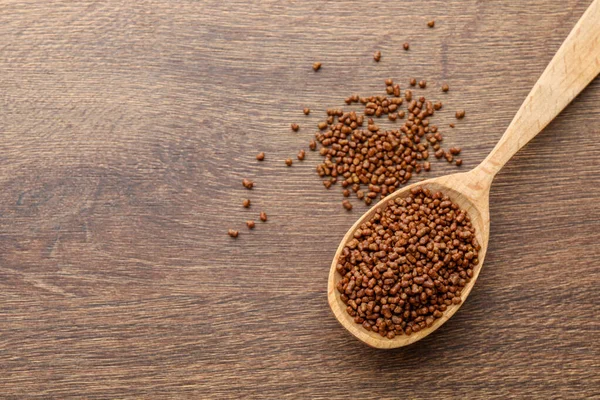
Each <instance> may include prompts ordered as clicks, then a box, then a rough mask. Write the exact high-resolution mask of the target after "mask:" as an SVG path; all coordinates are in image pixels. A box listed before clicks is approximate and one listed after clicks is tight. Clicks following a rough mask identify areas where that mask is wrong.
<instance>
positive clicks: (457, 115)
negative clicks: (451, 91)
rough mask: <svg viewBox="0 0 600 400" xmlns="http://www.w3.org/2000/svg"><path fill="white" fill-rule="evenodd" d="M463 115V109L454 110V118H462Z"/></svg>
mask: <svg viewBox="0 0 600 400" xmlns="http://www.w3.org/2000/svg"><path fill="white" fill-rule="evenodd" d="M464 117H465V110H458V111H457V112H456V119H463V118H464Z"/></svg>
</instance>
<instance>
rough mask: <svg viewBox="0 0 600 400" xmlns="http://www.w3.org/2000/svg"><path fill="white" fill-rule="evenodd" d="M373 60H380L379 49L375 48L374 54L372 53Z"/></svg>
mask: <svg viewBox="0 0 600 400" xmlns="http://www.w3.org/2000/svg"><path fill="white" fill-rule="evenodd" d="M373 60H375V61H377V62H379V60H381V52H380V51H379V50H377V51H376V52H375V54H373Z"/></svg>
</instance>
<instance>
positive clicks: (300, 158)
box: [298, 150, 306, 161]
mask: <svg viewBox="0 0 600 400" xmlns="http://www.w3.org/2000/svg"><path fill="white" fill-rule="evenodd" d="M305 156H306V152H305V151H304V150H300V151H299V152H298V160H300V161H302V160H304V157H305Z"/></svg>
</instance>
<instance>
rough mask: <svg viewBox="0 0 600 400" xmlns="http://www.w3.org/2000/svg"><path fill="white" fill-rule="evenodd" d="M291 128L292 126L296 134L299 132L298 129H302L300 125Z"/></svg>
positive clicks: (293, 125)
mask: <svg viewBox="0 0 600 400" xmlns="http://www.w3.org/2000/svg"><path fill="white" fill-rule="evenodd" d="M291 126H292V130H293V131H294V132H298V129H300V125H298V124H292V125H291Z"/></svg>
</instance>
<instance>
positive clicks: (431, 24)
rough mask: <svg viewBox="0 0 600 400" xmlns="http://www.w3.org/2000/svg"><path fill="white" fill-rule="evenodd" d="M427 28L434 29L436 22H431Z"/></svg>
mask: <svg viewBox="0 0 600 400" xmlns="http://www.w3.org/2000/svg"><path fill="white" fill-rule="evenodd" d="M427 26H428V27H430V28H433V27H434V26H435V21H434V20H431V21H429V22H428V23H427Z"/></svg>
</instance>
